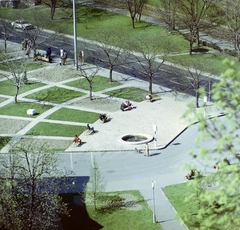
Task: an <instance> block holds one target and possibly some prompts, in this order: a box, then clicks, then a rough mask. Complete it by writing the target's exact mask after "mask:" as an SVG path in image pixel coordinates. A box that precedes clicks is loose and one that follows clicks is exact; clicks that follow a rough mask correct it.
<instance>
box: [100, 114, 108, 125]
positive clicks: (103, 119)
mask: <svg viewBox="0 0 240 230" xmlns="http://www.w3.org/2000/svg"><path fill="white" fill-rule="evenodd" d="M99 119H100V121H101V122H103V123H105V122H106V121H107V116H106V114H100V115H99Z"/></svg>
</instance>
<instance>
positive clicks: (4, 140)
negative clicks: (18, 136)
mask: <svg viewBox="0 0 240 230" xmlns="http://www.w3.org/2000/svg"><path fill="white" fill-rule="evenodd" d="M10 139H11V138H10V137H0V149H2V148H3V147H4V146H5V145H6V144H7V143H8V141H10Z"/></svg>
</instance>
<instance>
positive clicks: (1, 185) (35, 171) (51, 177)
mask: <svg viewBox="0 0 240 230" xmlns="http://www.w3.org/2000/svg"><path fill="white" fill-rule="evenodd" d="M0 171H1V179H0V191H1V192H0V206H1V208H0V219H1V222H2V224H3V226H4V227H5V228H6V229H12V230H19V229H23V230H25V229H26V230H33V229H34V230H35V229H39V230H40V229H41V230H43V229H49V228H50V227H51V229H55V228H56V224H57V223H58V221H59V215H60V214H63V215H64V214H68V210H67V206H66V204H65V203H63V202H62V200H61V197H60V196H59V195H58V191H59V188H60V187H62V185H63V184H64V183H65V182H64V181H65V177H64V176H65V175H66V172H64V171H60V170H59V169H58V156H57V155H56V154H54V153H49V152H46V149H43V148H41V150H36V148H35V146H32V145H31V144H26V143H25V145H24V146H23V145H19V146H18V147H17V148H15V149H13V150H12V152H10V153H6V154H2V155H1V165H0Z"/></svg>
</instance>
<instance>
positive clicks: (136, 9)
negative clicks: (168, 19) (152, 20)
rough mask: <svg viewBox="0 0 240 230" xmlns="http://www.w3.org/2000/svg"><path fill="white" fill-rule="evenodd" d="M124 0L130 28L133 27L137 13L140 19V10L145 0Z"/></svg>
mask: <svg viewBox="0 0 240 230" xmlns="http://www.w3.org/2000/svg"><path fill="white" fill-rule="evenodd" d="M126 2H127V8H128V11H129V13H130V17H131V20H132V28H133V29H135V18H136V16H137V15H139V17H138V19H139V21H140V18H141V15H142V10H143V7H144V5H145V4H146V3H147V0H126Z"/></svg>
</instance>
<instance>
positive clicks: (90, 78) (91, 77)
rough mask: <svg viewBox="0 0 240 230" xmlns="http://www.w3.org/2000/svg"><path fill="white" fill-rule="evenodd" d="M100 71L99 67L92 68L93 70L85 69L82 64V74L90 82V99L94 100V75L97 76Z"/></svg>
mask: <svg viewBox="0 0 240 230" xmlns="http://www.w3.org/2000/svg"><path fill="white" fill-rule="evenodd" d="M98 71H99V67H96V68H92V69H91V70H85V69H83V67H82V66H80V76H81V77H84V78H85V79H86V80H87V82H88V84H89V99H90V100H93V97H92V92H93V83H94V77H95V76H96V74H97V73H98ZM78 75H79V74H78Z"/></svg>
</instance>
